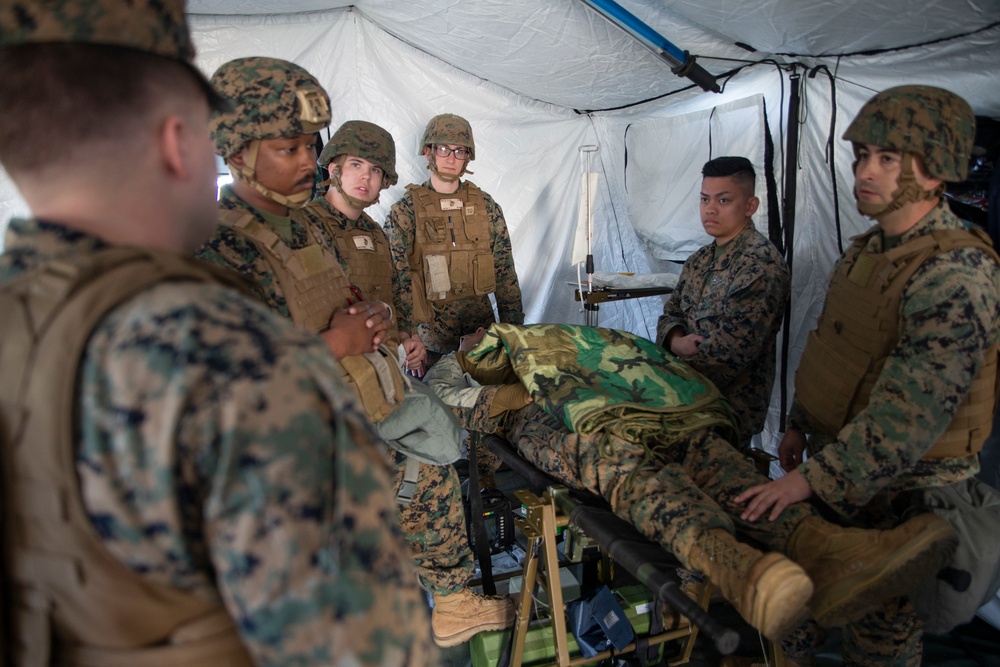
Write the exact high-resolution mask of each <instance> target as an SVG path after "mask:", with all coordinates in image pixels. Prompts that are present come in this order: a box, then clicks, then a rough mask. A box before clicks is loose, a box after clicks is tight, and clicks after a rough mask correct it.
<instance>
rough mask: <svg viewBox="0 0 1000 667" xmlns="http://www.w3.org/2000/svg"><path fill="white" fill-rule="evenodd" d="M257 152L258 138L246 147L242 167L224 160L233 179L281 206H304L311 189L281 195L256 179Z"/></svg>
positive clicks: (258, 148)
mask: <svg viewBox="0 0 1000 667" xmlns="http://www.w3.org/2000/svg"><path fill="white" fill-rule="evenodd" d="M259 152H260V140H259V139H255V140H254V141H251V142H250V143H249V144H248V145H247V147H246V153H245V154H244V155H245V158H244V160H243V166H242V167H236V166H235V165H234V164H233V163H232V162H230V161H229V160H226V165H227V166H228V167H229V173H230V174H232V176H233V179H235V180H239V181H243V182H244V183H246V184H247V185H249V186H250V187H251V188H253V189H254V190H256V191H257V192H259V193H260V194H262V195H264V196H265V197H267V198H268V199H270V200H271V201H273V202H275V203H278V204H281V205H282V206H287V207H288V208H290V209H300V208H305V205H306V204H308V203H309V200H310V199H312V191H310V190H306V191H304V192H296V193H295V194H293V195H283V194H280V193H278V192H275V191H274V190H272V189H270V188H268V187H265V186H264V185H262V184H261V183H260V182H259V181H257V179H256V176H257V155H258V153H259Z"/></svg>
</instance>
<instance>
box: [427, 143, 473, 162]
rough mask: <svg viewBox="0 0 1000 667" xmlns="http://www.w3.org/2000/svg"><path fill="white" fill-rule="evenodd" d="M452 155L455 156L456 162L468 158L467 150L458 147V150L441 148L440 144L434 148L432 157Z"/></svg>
mask: <svg viewBox="0 0 1000 667" xmlns="http://www.w3.org/2000/svg"><path fill="white" fill-rule="evenodd" d="M452 153H454V154H455V159H456V160H464V159H465V158H467V157H469V149H468V148H465V147H463V146H459V147H458V148H448V147H447V146H442V145H441V144H438V145H436V146H434V155H437V156H438V157H440V158H445V157H448V156H449V155H451V154H452Z"/></svg>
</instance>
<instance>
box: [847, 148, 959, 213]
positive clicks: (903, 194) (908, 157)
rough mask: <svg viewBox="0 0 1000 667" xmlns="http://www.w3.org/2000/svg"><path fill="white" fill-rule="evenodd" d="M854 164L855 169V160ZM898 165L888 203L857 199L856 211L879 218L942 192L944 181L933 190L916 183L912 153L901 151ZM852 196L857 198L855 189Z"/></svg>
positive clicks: (933, 197)
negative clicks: (896, 185) (894, 187)
mask: <svg viewBox="0 0 1000 667" xmlns="http://www.w3.org/2000/svg"><path fill="white" fill-rule="evenodd" d="M854 165H855V170H856V167H857V162H856V161H855V163H854ZM900 167H901V169H900V174H899V186H898V187H897V188H896V189H895V190H894V191H893V193H892V199H891V200H889V203H887V204H876V203H869V202H860V201H859V202H858V203H857V205H858V211H859V212H860V213H861V214H862V215H864V216H867V217H869V218H872V219H874V220H881V219H882V218H884V217H885V216H887V215H889V214H890V213H892V212H894V211H898V210H899V209H901V208H902V207H903V206H904V205H906V204H908V203H910V202H914V203H916V202H921V201H924V200H929V199H936V198H938V197H940V196H941V195H942V194H943V193H944V187H945V186H944V183H942V184H941V185H939V186H938V187H936V188H934V189H933V190H925V189H924V188H922V187H921V186H920V185H919V184H918V183H917V179H916V176H915V175H914V173H913V155H912V154H911V153H903V160H902V162H901V164H900ZM854 198H855V200H857V198H858V193H857V191H855V192H854Z"/></svg>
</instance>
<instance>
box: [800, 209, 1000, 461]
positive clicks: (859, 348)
mask: <svg viewBox="0 0 1000 667" xmlns="http://www.w3.org/2000/svg"><path fill="white" fill-rule="evenodd" d="M970 232H971V233H970ZM970 232H965V231H961V230H947V231H935V232H932V233H930V234H925V235H922V236H918V237H916V238H914V239H912V240H910V241H907V242H906V243H904V244H902V245H899V246H897V247H895V248H893V249H892V250H889V251H888V252H884V253H869V252H865V251H864V248H865V246H866V244H867V243H868V240H869V239H870V238H871V236H872V234H874V233H877V230H873V231H872V232H869V233H868V234H865V235H863V236H861V237H858V238H856V239H855V241H854V244H853V245H852V246H851V247H850V248H848V250H847V252H846V253H845V259H844V261H843V262H842V264H841V266H840V268H839V269H838V270H837V272H836V274H835V275H834V276H833V279H832V281H831V284H830V290H829V293H828V295H827V301H826V307H825V308H824V311H823V315H822V317H821V318H820V320H819V322H818V323H817V325H816V329H815V330H814V331H813V332H812V333H810V334H809V341H808V344H807V345H806V350H805V353H804V354H803V355H802V360H801V362H800V363H799V368H798V370H797V371H796V373H795V393H796V400H797V401H798V402H799V404H800V405H801V406H802V408H803V409H804V410H805V412H806V414H807V415H808V417H809V420H810V422H811V424H812V425H813V426H814V427H817V428H819V429H821V430H822V431H824V432H825V433H826V434H828V435H830V436H835V435H836V434H837V433H838V432H839V431H840V429H841V428H843V427H844V426H845V425H846V424H847V423H848V422H849V421H850V420H851V419H852V418H853V417H854V416H855V415H856V414H857V413H858V412H860V411H861V410H862V409H863V408H864V407H865V406H866V405H867V404H868V396H869V394H870V393H871V390H872V387H873V386H874V385H875V381H876V380H877V379H878V376H879V373H880V372H881V371H882V367H883V365H884V364H885V361H886V359H887V358H888V356H889V354H890V353H891V352H892V350H893V348H895V346H896V343H897V342H898V340H899V335H900V331H899V303H900V300H901V298H902V295H903V290H904V289H905V287H906V285H907V283H908V282H909V281H910V278H912V277H913V274H914V273H916V271H917V270H918V269H919V268H920V266H921V265H922V264H923V263H924V262H925V261H927V260H928V259H930V258H931V257H934V256H935V255H938V254H941V253H944V252H948V251H950V250H953V249H955V248H966V247H973V248H979V249H981V250H983V251H984V252H986V253H987V254H989V255H990V256H991V257H992V258H993V259H994V261H997V262H1000V257H997V254H996V252H994V250H993V248H992V246H991V245H990V240H989V237H988V236H986V234H985V233H984V232H982V231H980V230H978V229H973V230H970ZM998 351H1000V348H998V346H993V347H991V348H990V349H989V350H987V351H986V355H985V359H984V360H983V365H982V367H981V368H980V370H979V373H977V375H976V377H975V378H974V379H973V381H972V385H971V387H970V389H969V393H968V395H967V396H966V397H965V400H964V401H962V403H961V405H959V407H958V410H957V412H956V413H955V416H954V418H953V419H952V421H951V422H950V423H949V425H948V428H947V430H946V431H945V432H944V433H943V434H942V435H941V437H940V438H939V439H938V440H937V442H935V443H934V445H933V446H932V447H931V449H930V450H929V451H928V452H927V454H925V455H924V459H936V458H942V457H951V456H967V455H969V454H974V453H977V452H979V451H980V450H981V449H982V446H983V441H984V440H985V439H986V436H988V435H989V433H990V429H991V427H992V423H993V410H994V407H995V405H996V399H997V356H998Z"/></svg>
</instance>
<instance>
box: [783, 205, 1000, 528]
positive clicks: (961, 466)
mask: <svg viewBox="0 0 1000 667" xmlns="http://www.w3.org/2000/svg"><path fill="white" fill-rule="evenodd" d="M964 226H965V223H964V222H962V221H961V220H959V219H958V218H956V217H955V216H954V215H953V214H952V213H951V211H950V210H949V209H948V207H947V205H946V204H944V203H941V204H939V205H938V207H937V208H935V209H934V210H932V211H931V212H930V213H929V214H927V215H926V216H925V217H924V218H923V219H922V220H920V222H918V223H917V224H916V226H914V227H913V228H912V229H910V230H909V231H907V232H906V233H905V234H903V236H902V237H901V238H900V240H899V242H900V243H903V242H906V241H907V240H909V239H912V238H914V237H917V236H919V235H922V234H928V233H930V232H932V231H935V230H942V229H962V228H964ZM869 249H870V250H871V251H872V252H881V251H882V235H881V234H875V235H873V236H872V238H871V240H870V241H869ZM899 326H900V332H901V334H900V339H899V343H898V344H897V346H896V348H895V349H894V350H893V352H892V353H891V354H890V356H889V358H888V359H887V360H886V363H885V366H884V367H883V368H882V372H881V374H880V375H879V380H878V381H877V382H876V384H875V386H874V387H873V389H872V391H871V394H870V397H869V402H868V405H867V407H865V408H864V409H863V410H862V411H861V412H859V413H858V414H857V415H856V416H855V417H854V418H853V419H852V420H851V421H850V423H848V424H847V426H845V427H844V428H843V429H841V431H840V433H839V434H838V435H837V439H836V440H835V441H833V442H829V443H825V442H823V441H822V439H821V437H819V436H813V438H812V439H811V440H810V445H809V448H810V452H811V453H812V458H810V459H809V460H807V461H806V462H805V463H803V464H802V465H801V466H799V468H798V470H799V471H800V472H801V473H802V474H803V475H805V478H806V480H807V481H808V482H809V486H810V487H811V488H812V490H813V492H814V493H816V495H817V496H819V497H820V498H822V499H823V500H824V501H825V502H827V503H828V504H830V505H831V506H833V507H834V508H836V509H837V510H838V511H840V512H843V513H844V514H846V515H848V516H851V515H854V514H856V513H857V512H858V511H859V510H860V509H861V508H863V507H864V506H865V505H867V504H868V503H869V502H870V501H871V500H872V499H873V498H874V497H875V496H876V495H878V494H879V493H880V492H883V491H898V490H906V489H914V488H922V487H928V486H937V485H943V484H950V483H952V482H955V481H959V480H962V479H965V478H968V477H971V476H972V475H974V474H975V473H976V472H977V471H978V470H979V462H978V459H977V457H976V456H975V455H970V456H967V457H955V458H941V459H933V460H928V461H922V460H921V457H922V456H923V455H924V454H925V453H926V452H927V451H928V450H929V449H930V447H931V445H933V444H934V441H935V439H936V438H937V435H936V434H938V433H941V432H942V431H943V430H944V429H945V427H946V426H947V425H948V423H949V422H950V421H951V418H952V415H954V413H955V410H956V409H957V407H958V405H959V404H960V403H961V402H962V399H963V398H964V397H965V394H966V393H967V392H968V389H969V386H970V384H971V383H972V378H973V377H975V374H976V373H977V372H978V371H979V367H980V365H981V363H982V360H983V356H984V352H985V351H986V350H987V349H988V348H989V347H990V346H991V345H994V344H996V343H997V342H998V341H1000V266H997V264H996V262H994V261H993V260H992V259H991V258H990V257H989V256H987V255H986V254H985V253H984V252H982V251H981V250H978V249H975V248H961V249H956V250H952V251H949V252H945V253H942V254H940V255H937V256H935V257H933V258H931V259H930V260H928V261H927V262H925V263H924V264H923V265H922V266H921V267H920V269H918V271H917V272H916V273H915V274H914V275H913V277H912V278H911V279H910V283H909V285H907V286H906V288H905V289H904V292H903V297H902V300H901V302H900V308H899ZM883 379H884V380H886V381H883ZM900 389H903V390H904V391H903V392H902V393H901V392H900ZM789 423H790V424H791V425H793V426H796V427H799V428H800V429H801V430H803V431H805V432H807V433H808V432H809V431H810V428H809V425H808V423H807V420H806V419H805V416H804V414H803V412H802V410H801V409H800V408H799V407H798V406H797V405H796V404H794V403H793V405H792V408H791V411H790V414H789Z"/></svg>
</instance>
